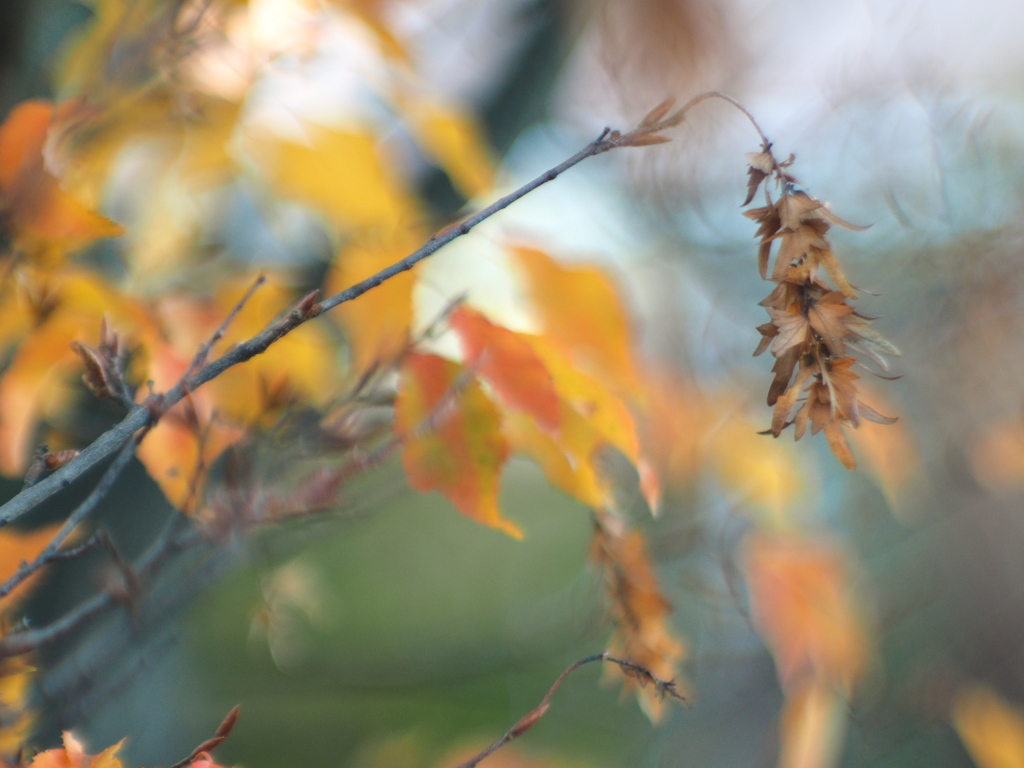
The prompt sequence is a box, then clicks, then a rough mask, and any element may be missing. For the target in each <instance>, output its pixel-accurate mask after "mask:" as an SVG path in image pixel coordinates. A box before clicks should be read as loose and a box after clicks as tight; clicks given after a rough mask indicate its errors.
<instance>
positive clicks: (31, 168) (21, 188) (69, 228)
mask: <svg viewBox="0 0 1024 768" xmlns="http://www.w3.org/2000/svg"><path fill="white" fill-rule="evenodd" d="M55 113H56V114H59V109H57V110H55V108H54V106H53V105H52V104H50V103H48V102H43V101H26V102H23V103H22V104H19V105H18V106H17V107H15V108H14V109H13V110H12V111H11V113H10V114H9V115H8V116H7V119H6V120H5V121H4V123H3V124H2V125H0V199H2V200H3V203H2V210H3V214H4V219H5V221H6V226H8V227H9V228H10V230H11V239H12V240H13V241H14V243H15V245H16V246H17V247H19V248H21V249H23V250H25V251H26V252H28V253H29V254H31V255H34V256H37V257H39V258H42V259H44V260H46V261H48V262H53V261H55V260H57V259H59V258H60V257H63V256H64V255H65V254H66V253H67V252H68V251H72V250H76V249H78V248H81V247H83V246H85V245H88V244H89V243H90V242H92V241H93V240H96V239H97V238H101V237H115V236H117V235H120V234H121V233H122V232H123V230H122V228H121V227H120V226H118V225H117V224H114V223H113V222H112V221H110V220H109V219H106V218H104V217H103V216H100V215H99V214H96V213H93V212H92V211H89V210H87V209H86V208H85V207H84V206H83V205H82V204H81V203H79V202H78V200H76V199H75V198H74V197H72V196H71V195H69V194H68V193H67V192H65V191H64V190H63V189H62V188H61V186H60V182H59V180H58V179H57V178H56V177H55V176H54V175H53V174H52V172H51V170H50V169H49V168H47V167H46V162H45V159H44V155H43V152H44V148H45V146H46V142H47V135H48V133H49V130H50V125H51V122H52V121H53V120H54V117H55Z"/></svg>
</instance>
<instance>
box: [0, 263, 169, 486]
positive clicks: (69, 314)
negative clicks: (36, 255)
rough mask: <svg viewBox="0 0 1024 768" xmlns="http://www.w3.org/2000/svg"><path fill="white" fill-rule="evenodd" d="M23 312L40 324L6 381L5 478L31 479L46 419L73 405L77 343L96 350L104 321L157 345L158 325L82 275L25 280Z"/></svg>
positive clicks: (1, 453) (0, 381) (0, 382)
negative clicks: (28, 476) (39, 432)
mask: <svg viewBox="0 0 1024 768" xmlns="http://www.w3.org/2000/svg"><path fill="white" fill-rule="evenodd" d="M18 277H19V279H20V280H21V281H22V283H21V287H22V293H21V295H20V296H19V297H18V301H19V302H25V304H23V305H22V306H21V307H20V309H16V308H15V307H12V308H11V311H12V312H14V311H17V312H27V313H29V314H30V315H34V316H35V317H36V318H37V319H36V322H35V327H34V328H32V329H31V330H30V332H29V333H28V335H27V336H25V337H24V338H23V339H21V342H20V344H19V345H18V348H17V349H16V350H15V352H14V355H13V357H12V358H11V362H10V364H9V365H8V367H7V369H6V370H5V371H4V372H3V374H2V377H0V471H2V472H4V473H5V474H8V475H20V474H23V473H24V471H25V469H26V467H27V465H28V458H29V455H30V454H31V452H32V449H33V447H34V445H33V441H34V437H35V429H36V426H37V423H38V421H39V419H40V418H42V417H45V416H49V417H53V416H57V415H59V414H62V413H63V412H65V411H66V410H67V409H68V406H69V405H70V402H69V395H70V386H69V384H70V376H69V374H70V373H72V372H73V371H81V370H82V368H81V366H82V361H81V358H80V357H79V356H78V355H77V354H76V352H75V351H74V349H73V348H72V346H71V344H72V342H82V343H84V344H90V343H95V340H96V339H95V336H96V335H98V332H99V330H100V327H101V326H102V324H103V322H104V318H108V319H109V320H110V323H111V324H112V325H114V326H115V327H118V328H126V329H130V330H131V331H132V334H131V335H133V336H138V337H142V338H151V337H152V336H153V334H154V327H155V324H154V323H153V321H152V320H151V319H150V318H149V317H148V315H147V313H146V311H145V310H144V309H143V308H142V307H141V306H140V305H139V304H138V303H137V302H134V301H132V300H131V299H130V298H128V297H126V296H123V295H122V294H120V293H119V292H118V291H117V290H115V289H114V288H113V287H112V286H110V285H108V284H107V283H106V282H105V281H104V280H102V279H101V278H99V277H97V276H94V275H91V274H89V273H88V272H85V271H81V270H69V269H66V270H63V271H61V272H59V273H50V272H42V271H36V270H33V269H25V270H22V271H21V272H19V275H18Z"/></svg>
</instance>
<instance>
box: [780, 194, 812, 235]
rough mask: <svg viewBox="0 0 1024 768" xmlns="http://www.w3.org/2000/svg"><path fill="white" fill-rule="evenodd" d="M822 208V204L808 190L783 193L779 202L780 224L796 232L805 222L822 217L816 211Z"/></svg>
mask: <svg viewBox="0 0 1024 768" xmlns="http://www.w3.org/2000/svg"><path fill="white" fill-rule="evenodd" d="M821 208H822V204H821V203H820V202H819V201H817V200H815V199H814V198H813V197H811V196H810V195H808V194H807V193H806V192H793V193H791V194H788V195H783V196H782V197H781V198H780V199H779V202H778V215H779V224H780V226H781V227H782V229H788V230H790V231H791V232H795V231H796V230H798V229H799V228H800V226H801V225H802V224H804V223H805V222H807V221H812V220H814V219H817V218H820V217H819V216H817V215H816V213H817V212H818V211H819V210H820V209H821Z"/></svg>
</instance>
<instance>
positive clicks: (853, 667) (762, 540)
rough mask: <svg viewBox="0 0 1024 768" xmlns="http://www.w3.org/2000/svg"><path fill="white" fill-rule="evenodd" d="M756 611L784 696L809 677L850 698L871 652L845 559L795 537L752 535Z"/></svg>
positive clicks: (750, 579) (748, 552) (748, 550)
mask: <svg viewBox="0 0 1024 768" xmlns="http://www.w3.org/2000/svg"><path fill="white" fill-rule="evenodd" d="M744 559H745V561H746V568H747V583H748V585H749V587H750V603H751V612H752V613H753V617H754V621H755V624H756V625H757V627H758V630H759V631H760V632H761V635H762V636H763V637H764V638H765V640H766V642H767V643H768V645H769V646H770V647H771V649H772V653H773V655H774V656H775V664H776V668H777V669H778V673H779V679H780V680H781V681H782V685H783V687H784V688H786V689H787V690H789V689H791V688H793V687H794V686H799V685H801V684H802V681H804V680H806V679H807V678H808V677H810V678H821V679H822V680H825V681H828V682H831V683H833V684H836V685H840V686H842V688H843V689H844V690H847V691H849V690H850V689H851V688H852V686H853V685H854V684H855V683H856V682H857V681H858V680H860V679H861V678H862V677H863V675H864V673H865V671H866V670H867V666H868V662H869V658H870V652H869V646H868V634H867V629H866V627H865V624H864V619H863V617H862V609H861V607H860V605H859V600H858V598H857V596H856V592H855V586H854V583H853V574H852V568H851V565H850V562H849V559H848V557H847V556H846V555H845V553H844V552H843V551H842V550H841V549H839V548H838V547H836V546H834V545H832V544H829V543H826V542H824V541H820V540H815V539H812V538H808V537H805V536H801V535H798V534H764V533H755V534H752V535H751V536H750V538H748V540H747V542H746V547H745V558H744Z"/></svg>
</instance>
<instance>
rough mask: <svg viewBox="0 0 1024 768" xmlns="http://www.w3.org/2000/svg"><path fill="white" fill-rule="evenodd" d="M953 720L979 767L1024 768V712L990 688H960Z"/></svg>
mask: <svg viewBox="0 0 1024 768" xmlns="http://www.w3.org/2000/svg"><path fill="white" fill-rule="evenodd" d="M952 719H953V725H954V727H955V728H956V731H957V733H958V734H960V738H961V740H962V741H963V743H964V746H965V747H967V751H968V752H969V753H970V755H971V758H972V759H973V760H974V763H975V765H977V766H978V768H1024V711H1022V710H1021V709H1020V708H1019V707H1016V706H1013V705H1012V704H1010V703H1009V702H1008V701H1006V700H1005V699H1004V698H1002V697H1001V696H1000V695H999V694H998V693H996V692H995V691H994V690H992V689H991V688H990V687H988V686H987V685H983V684H980V683H976V684H973V685H970V686H967V687H965V688H962V689H960V690H959V691H958V692H957V694H956V697H955V698H954V700H953V709H952Z"/></svg>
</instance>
